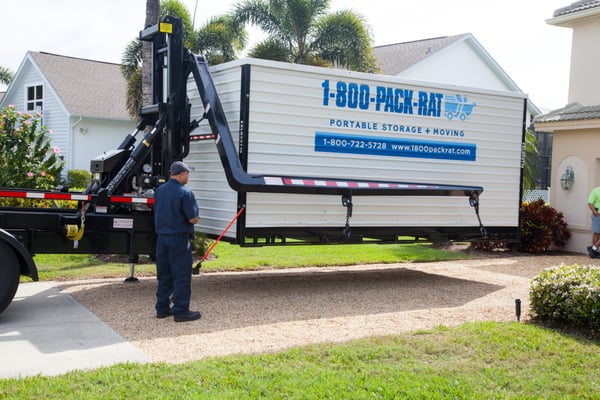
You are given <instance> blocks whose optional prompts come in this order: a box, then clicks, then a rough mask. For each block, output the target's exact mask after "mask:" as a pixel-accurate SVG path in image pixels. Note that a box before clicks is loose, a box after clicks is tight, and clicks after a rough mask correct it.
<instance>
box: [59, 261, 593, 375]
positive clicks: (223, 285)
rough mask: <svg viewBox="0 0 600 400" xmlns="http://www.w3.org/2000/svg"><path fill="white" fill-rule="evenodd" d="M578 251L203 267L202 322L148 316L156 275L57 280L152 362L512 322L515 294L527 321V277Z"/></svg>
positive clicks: (195, 293)
mask: <svg viewBox="0 0 600 400" xmlns="http://www.w3.org/2000/svg"><path fill="white" fill-rule="evenodd" d="M595 261H596V260H591V259H590V258H589V257H587V256H584V255H573V254H564V253H553V254H551V255H544V256H523V255H519V256H510V255H505V254H495V255H494V256H490V255H485V256H480V257H479V258H477V259H471V260H460V261H445V262H434V263H400V264H378V265H356V266H350V267H326V268H302V269H294V270H289V269H287V270H266V271H257V272H242V273H202V274H200V275H198V276H194V277H193V283H192V308H193V309H199V310H200V311H201V312H202V319H201V320H199V321H194V322H187V323H175V322H173V320H172V319H171V318H165V319H156V318H155V314H154V299H155V297H154V294H155V290H156V280H155V279H154V278H141V279H140V282H139V283H123V279H110V280H107V279H105V280H94V281H91V280H87V281H75V282H73V281H71V282H61V283H60V288H61V289H62V290H63V291H65V292H68V293H70V294H71V295H72V296H73V297H74V298H75V299H76V300H78V301H79V302H80V303H82V304H83V305H85V306H86V307H88V308H89V309H90V310H91V311H92V312H94V313H95V314H96V315H98V317H100V318H101V319H102V320H104V321H105V322H106V323H108V324H109V325H110V326H111V327H112V328H113V329H114V330H115V331H117V332H118V333H119V334H120V335H122V336H123V337H124V338H125V339H127V340H129V341H130V342H131V343H133V344H134V345H135V346H137V347H138V348H139V349H140V350H141V351H142V352H143V353H145V354H146V355H147V356H148V357H150V358H151V359H152V360H154V361H164V362H168V363H178V362H185V361H191V360H197V359H200V358H202V357H207V356H220V355H226V354H235V353H260V352H271V351H277V350H281V349H285V348H289V347H293V346H300V345H306V344H311V343H321V342H342V341H347V340H351V339H357V338H362V337H367V336H379V335H389V334H396V333H401V332H406V331H414V330H418V329H428V328H433V327H435V326H438V325H444V326H455V325H458V324H460V323H463V322H465V321H476V320H495V321H514V320H516V316H515V299H521V301H522V310H523V312H522V315H521V320H525V319H527V310H528V307H529V301H528V291H529V282H530V279H531V278H532V277H534V276H535V275H537V273H539V271H541V270H542V269H544V268H546V267H549V266H552V265H559V264H561V263H565V264H573V263H581V264H592V262H595Z"/></svg>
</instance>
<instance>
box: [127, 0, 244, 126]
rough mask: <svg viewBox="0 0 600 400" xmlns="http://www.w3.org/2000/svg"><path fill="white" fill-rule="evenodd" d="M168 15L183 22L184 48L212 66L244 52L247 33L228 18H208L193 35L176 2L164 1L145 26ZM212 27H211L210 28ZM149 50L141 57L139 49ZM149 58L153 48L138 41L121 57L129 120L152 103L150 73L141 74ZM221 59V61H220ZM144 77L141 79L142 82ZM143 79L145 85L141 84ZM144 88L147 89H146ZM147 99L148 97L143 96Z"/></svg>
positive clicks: (147, 64)
mask: <svg viewBox="0 0 600 400" xmlns="http://www.w3.org/2000/svg"><path fill="white" fill-rule="evenodd" d="M150 2H152V3H158V0H154V1H153V0H147V3H150ZM167 15H171V16H174V17H177V18H181V20H182V22H183V34H184V45H185V46H186V47H188V48H190V49H192V51H195V52H200V51H201V52H207V53H209V54H210V58H211V59H212V60H215V62H213V63H218V62H223V61H230V60H232V59H234V58H235V56H236V55H237V52H238V51H240V50H241V49H243V47H244V45H245V43H246V34H245V31H244V30H243V28H240V27H239V26H238V27H236V26H235V25H234V24H233V23H232V21H231V20H230V19H228V18H227V17H215V18H213V19H211V20H210V21H209V22H208V23H207V24H206V25H205V26H204V27H202V28H201V29H200V30H199V31H198V32H197V33H194V27H193V25H192V19H191V17H190V13H189V12H188V10H187V9H186V8H185V6H184V5H182V4H181V2H180V1H178V0H167V1H163V2H162V4H160V6H159V11H158V12H157V13H156V22H149V20H150V19H151V18H154V13H152V16H151V17H148V15H147V18H146V26H150V25H154V24H156V23H157V22H158V18H159V16H160V18H161V19H162V18H164V17H166V16H167ZM213 25H214V26H213ZM146 47H148V49H149V54H147V55H146V53H144V54H143V55H142V49H144V52H145V51H146ZM151 59H152V47H151V44H150V43H149V42H142V41H141V40H140V39H134V40H132V41H131V42H130V43H129V44H128V45H127V47H126V48H125V51H124V52H123V55H122V57H121V73H122V74H123V76H124V77H125V79H126V80H127V99H126V106H127V111H128V112H129V115H130V116H131V118H133V119H136V118H137V117H138V110H139V107H140V105H142V104H151V102H152V98H151V96H152V88H151V85H152V72H151V71H148V74H147V76H146V75H143V74H142V66H148V67H149V66H150V65H151ZM221 60H222V61H221ZM142 78H144V79H142ZM142 80H144V85H142ZM146 85H147V86H146ZM142 87H144V89H143V92H144V100H143V102H142ZM146 96H147V97H146Z"/></svg>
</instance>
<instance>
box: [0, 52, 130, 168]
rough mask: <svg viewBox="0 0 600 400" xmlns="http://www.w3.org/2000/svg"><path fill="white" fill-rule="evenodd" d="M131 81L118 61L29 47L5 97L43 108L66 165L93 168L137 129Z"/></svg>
mask: <svg viewBox="0 0 600 400" xmlns="http://www.w3.org/2000/svg"><path fill="white" fill-rule="evenodd" d="M126 95H127V82H126V81H125V78H124V77H123V75H122V74H121V71H120V69H119V65H118V64H114V63H106V62H101V61H94V60H86V59H82V58H74V57H67V56H62V55H57V54H50V53H44V52H34V51H29V52H27V54H26V55H25V58H24V59H23V61H22V62H21V65H20V66H19V69H18V70H17V72H16V74H15V77H14V79H13V80H12V82H11V84H10V85H9V86H8V88H7V90H6V93H5V95H4V96H3V97H2V99H1V100H0V108H4V107H6V106H8V105H9V104H13V105H14V106H15V107H16V109H17V110H19V111H21V112H24V113H25V112H30V113H34V112H40V113H41V114H42V115H43V123H44V125H46V127H47V128H48V129H49V130H51V131H52V133H51V134H50V139H51V140H52V145H53V146H58V147H59V148H60V150H61V153H60V154H61V157H62V158H63V160H64V161H65V162H66V170H70V169H83V170H87V171H89V170H90V160H91V159H92V158H95V157H96V156H98V155H100V154H102V152H104V151H107V150H110V149H114V148H117V147H118V146H119V144H120V143H121V142H122V140H123V138H124V137H125V135H126V134H128V133H131V132H132V131H134V129H135V126H136V122H135V121H133V120H132V119H131V118H130V117H129V114H128V113H127V109H126V106H125V99H126Z"/></svg>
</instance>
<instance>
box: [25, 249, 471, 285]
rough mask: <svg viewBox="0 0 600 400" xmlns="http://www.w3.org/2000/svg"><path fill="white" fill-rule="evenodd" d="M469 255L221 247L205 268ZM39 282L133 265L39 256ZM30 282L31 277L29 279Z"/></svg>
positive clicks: (120, 271)
mask: <svg viewBox="0 0 600 400" xmlns="http://www.w3.org/2000/svg"><path fill="white" fill-rule="evenodd" d="M467 257H468V256H466V255H465V254H461V253H456V252H451V251H446V250H443V249H440V248H436V247H434V246H431V245H430V244H403V245H397V244H390V245H380V244H361V245H318V246H266V247H240V246H236V245H231V244H229V243H225V242H220V243H218V244H217V245H216V246H215V248H214V250H213V251H212V253H211V256H210V257H209V258H208V259H207V261H204V262H203V263H202V270H203V271H205V272H215V271H233V270H236V271H239V270H256V269H261V268H298V267H306V266H326V265H354V264H374V263H399V262H432V261H440V260H452V259H461V258H462V259H464V258H467ZM123 259H124V258H123ZM34 260H35V262H36V265H37V266H38V270H39V277H40V280H43V281H47V280H59V281H60V280H69V279H71V280H72V279H86V278H89V279H92V278H110V277H123V276H128V275H129V267H130V264H129V263H127V262H125V261H121V262H106V261H105V260H103V259H102V258H99V257H96V256H93V255H87V254H85V255H82V254H39V255H36V256H35V258H34ZM155 272H156V268H155V264H154V263H153V262H152V261H151V260H150V259H148V258H146V259H144V258H142V263H139V264H136V265H135V274H136V276H154V274H155ZM24 280H25V281H26V280H27V278H25V279H24Z"/></svg>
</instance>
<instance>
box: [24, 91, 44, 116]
mask: <svg viewBox="0 0 600 400" xmlns="http://www.w3.org/2000/svg"><path fill="white" fill-rule="evenodd" d="M26 108H27V111H31V112H40V113H41V112H42V110H43V109H44V86H42V85H37V86H28V87H27V104H26Z"/></svg>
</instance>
